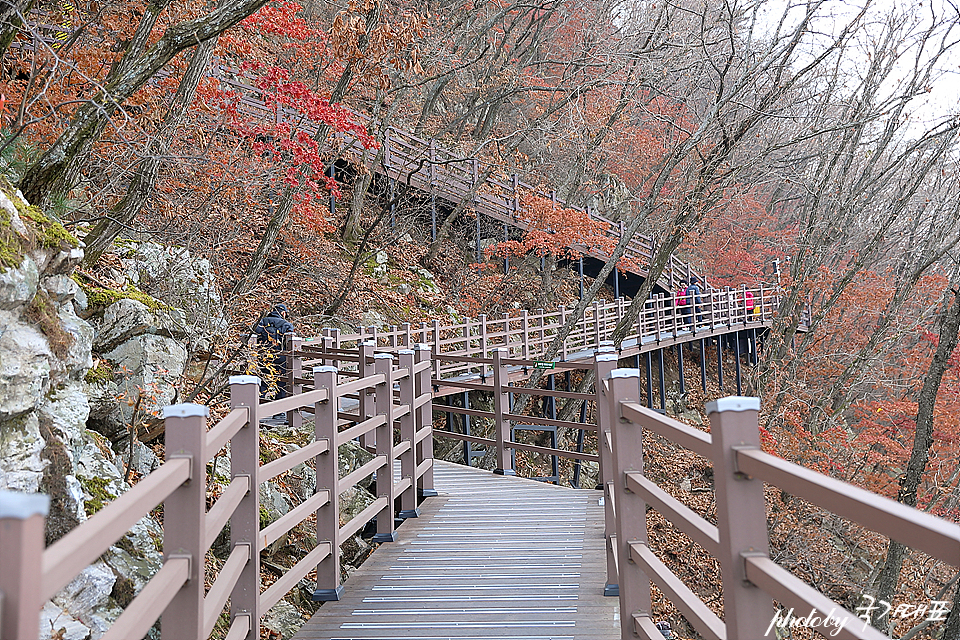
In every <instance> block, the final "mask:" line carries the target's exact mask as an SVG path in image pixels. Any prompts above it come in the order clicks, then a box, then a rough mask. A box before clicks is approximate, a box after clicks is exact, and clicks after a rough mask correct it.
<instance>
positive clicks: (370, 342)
mask: <svg viewBox="0 0 960 640" xmlns="http://www.w3.org/2000/svg"><path fill="white" fill-rule="evenodd" d="M372 328H373V327H371V329H372ZM360 344H362V345H363V346H365V347H375V346H377V341H376V340H364V341H363V342H361V343H360Z"/></svg>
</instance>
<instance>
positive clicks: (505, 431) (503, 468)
mask: <svg viewBox="0 0 960 640" xmlns="http://www.w3.org/2000/svg"><path fill="white" fill-rule="evenodd" d="M502 359H503V350H502V349H494V351H493V414H494V418H493V431H494V435H495V438H496V441H497V468H496V469H494V470H493V472H494V473H496V474H497V475H501V476H515V475H517V472H516V471H514V470H513V456H512V455H510V454H511V452H510V451H507V448H506V446H505V444H504V443H506V442H507V441H509V440H510V421H509V420H507V419H506V418H504V414H506V413H510V395H509V393H510V392H509V391H508V389H509V387H510V378H509V376H508V374H507V366H506V365H505V364H503V362H501V360H502Z"/></svg>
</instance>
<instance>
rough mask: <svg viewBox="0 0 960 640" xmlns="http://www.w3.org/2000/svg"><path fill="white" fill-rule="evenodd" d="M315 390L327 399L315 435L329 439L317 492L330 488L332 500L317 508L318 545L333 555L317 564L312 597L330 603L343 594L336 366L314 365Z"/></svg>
mask: <svg viewBox="0 0 960 640" xmlns="http://www.w3.org/2000/svg"><path fill="white" fill-rule="evenodd" d="M313 387H314V389H326V390H327V397H328V398H329V399H328V400H327V401H326V402H318V403H317V404H316V405H314V411H315V413H314V437H315V438H316V440H324V439H325V440H327V441H328V442H329V443H330V446H329V448H328V449H327V450H326V451H325V452H323V453H321V454H320V455H318V456H317V457H316V458H315V463H316V470H317V486H316V489H317V491H327V492H329V494H330V499H329V500H328V501H327V502H326V504H324V505H323V506H321V507H320V508H319V509H318V510H317V544H321V543H324V542H326V543H327V544H329V545H330V555H328V556H327V557H326V558H324V559H323V560H321V561H320V564H319V565H318V566H317V588H316V590H315V591H314V592H313V600H315V601H317V602H329V601H332V600H339V599H340V597H341V595H342V594H343V585H342V584H340V542H341V541H340V498H339V491H338V486H337V485H338V483H339V482H340V463H339V447H338V446H337V431H338V428H337V424H338V419H337V412H338V411H339V409H340V398H339V396H338V392H337V369H336V368H335V367H314V369H313Z"/></svg>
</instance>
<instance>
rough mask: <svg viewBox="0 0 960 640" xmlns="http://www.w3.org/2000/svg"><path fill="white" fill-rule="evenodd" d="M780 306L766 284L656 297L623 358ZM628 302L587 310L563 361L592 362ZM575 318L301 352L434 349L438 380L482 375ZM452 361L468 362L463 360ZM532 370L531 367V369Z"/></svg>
mask: <svg viewBox="0 0 960 640" xmlns="http://www.w3.org/2000/svg"><path fill="white" fill-rule="evenodd" d="M779 303H780V296H779V294H778V292H777V291H776V290H775V289H770V288H768V287H764V286H762V285H761V286H760V287H756V288H752V289H748V288H746V287H741V288H739V289H730V288H726V289H714V290H711V291H708V292H705V293H704V294H703V295H702V302H701V304H699V305H678V304H676V301H675V299H674V297H673V296H665V295H657V296H655V297H653V298H651V299H649V300H648V301H647V302H646V304H645V306H644V308H643V310H642V311H641V313H640V315H639V317H638V318H637V321H636V323H635V324H634V325H633V327H631V329H630V331H629V332H628V333H627V335H626V336H625V337H624V340H623V343H622V344H621V355H624V354H626V355H632V354H635V353H641V352H645V351H650V350H655V349H659V348H661V347H663V346H667V345H668V344H675V343H678V342H686V341H692V340H699V339H700V338H704V337H710V336H714V335H721V334H727V333H730V332H731V331H735V330H741V331H742V330H749V329H757V328H761V327H769V326H770V325H771V324H772V322H773V320H774V318H775V316H776V312H777V307H778V305H779ZM629 304H630V301H629V300H626V299H623V298H618V299H616V300H613V301H611V302H599V301H597V302H594V304H593V305H591V306H589V307H587V310H586V312H585V313H584V315H583V317H582V318H581V319H580V320H579V322H578V323H577V326H576V328H575V329H574V330H573V332H571V333H570V335H569V336H567V338H566V339H565V340H564V343H563V346H562V348H561V351H560V353H559V354H558V355H559V359H560V360H561V361H576V360H582V359H587V360H589V359H592V357H593V352H594V350H596V349H597V348H599V347H600V346H602V345H603V344H604V343H605V342H607V341H608V340H610V338H611V337H612V335H613V330H614V328H615V327H616V326H617V324H618V323H619V322H620V321H621V320H622V319H623V317H624V314H625V312H626V309H627V307H629ZM570 313H571V310H570V309H567V308H566V307H564V306H561V307H560V308H559V309H557V310H556V311H544V310H543V309H539V310H537V311H536V312H535V313H530V312H528V311H526V310H522V311H519V312H517V313H515V314H512V315H511V314H504V315H503V316H501V317H499V318H490V317H487V316H485V315H481V316H480V317H478V318H476V319H471V318H468V319H466V320H464V321H463V322H461V323H455V324H450V325H441V324H440V322H439V321H438V320H434V321H433V322H432V323H430V324H425V323H424V324H420V326H419V327H413V326H412V325H411V324H409V323H404V324H402V325H399V326H397V325H394V326H391V327H389V328H385V329H378V328H377V327H369V328H361V329H360V330H359V331H358V332H356V333H343V332H341V331H340V330H339V329H327V330H324V331H323V333H322V335H320V336H315V337H310V338H304V339H303V340H302V342H300V343H298V346H297V347H296V348H297V349H299V350H301V351H302V352H303V354H304V357H306V358H309V357H310V355H309V354H314V353H332V352H335V351H337V350H344V349H345V348H348V349H349V348H351V347H355V346H356V345H358V344H360V343H362V342H368V341H372V342H374V343H376V346H377V347H378V348H381V349H398V348H405V347H407V346H409V345H411V344H417V343H420V344H429V345H432V346H433V351H434V354H435V355H442V356H444V358H435V359H434V373H433V375H434V378H437V379H444V380H445V379H448V378H453V377H457V376H463V375H476V374H478V373H482V368H478V367H477V364H478V363H479V364H484V363H483V362H482V359H484V358H486V359H489V358H491V357H492V353H493V352H494V351H495V350H497V349H505V350H506V353H505V354H504V357H505V358H522V359H526V360H537V358H538V357H539V356H541V355H543V354H544V353H545V352H546V350H547V348H548V347H549V346H550V343H551V342H552V341H553V339H554V336H556V335H557V332H558V331H559V330H560V328H561V327H563V325H564V324H565V323H566V321H567V319H568V317H569V315H570ZM453 356H462V357H464V358H466V359H465V360H462V361H457V360H456V359H455V358H453ZM348 358H349V355H345V356H344V358H343V359H344V360H347V359H348ZM477 358H480V359H481V360H477ZM485 364H490V363H489V362H486V363H485ZM533 364H534V363H533V362H531V363H530V365H528V366H533Z"/></svg>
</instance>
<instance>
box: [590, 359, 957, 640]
mask: <svg viewBox="0 0 960 640" xmlns="http://www.w3.org/2000/svg"><path fill="white" fill-rule="evenodd" d="M607 375H608V378H609V383H610V384H609V385H608V388H607V395H608V396H609V398H608V404H609V407H608V409H607V410H601V411H600V412H599V416H600V427H599V428H600V431H601V432H604V433H607V432H610V433H611V434H612V438H611V441H612V442H611V444H610V447H611V448H612V450H613V458H614V466H615V469H614V472H615V475H614V478H615V479H614V480H613V481H611V482H610V487H611V489H613V490H615V491H616V493H615V495H616V499H617V503H616V509H612V508H611V509H610V510H609V511H607V512H606V517H607V535H608V536H609V537H610V538H611V540H615V543H614V546H615V548H616V549H617V552H618V555H619V556H620V558H619V560H621V561H619V562H618V563H617V567H618V569H617V570H618V571H619V567H624V571H629V573H628V574H627V575H626V576H624V575H619V582H620V588H621V590H620V596H621V611H637V610H647V609H646V603H647V602H649V589H650V584H649V583H650V582H652V583H654V584H656V585H657V587H658V588H659V589H660V590H661V591H662V592H663V593H664V595H666V596H667V598H668V599H670V601H671V602H672V603H673V604H674V606H676V607H677V609H678V610H679V611H680V612H681V613H682V614H683V615H684V617H685V618H686V619H687V620H688V621H689V622H690V623H691V624H693V626H694V627H695V628H696V629H697V631H698V632H699V633H700V634H701V635H702V636H704V637H708V638H715V639H717V640H719V639H721V638H744V637H761V636H762V635H763V632H764V629H765V628H766V627H767V625H768V624H770V618H767V617H766V616H767V613H763V614H762V615H761V614H760V612H769V615H770V616H772V615H773V613H774V609H773V600H774V599H775V600H776V601H778V602H780V603H781V605H782V606H784V607H793V608H795V609H796V610H798V611H801V610H802V611H803V612H809V611H811V610H813V611H814V612H819V614H820V617H821V620H825V619H826V617H827V614H828V613H832V614H833V615H834V616H835V617H836V616H840V617H843V616H844V615H845V616H847V619H848V620H857V619H858V616H857V615H855V614H853V613H850V612H849V611H846V610H845V609H844V608H843V607H842V606H841V605H839V604H838V603H836V602H834V601H832V600H831V599H830V598H828V597H826V596H824V595H823V594H821V593H819V592H818V591H816V590H815V589H813V588H812V587H810V586H808V585H806V584H805V583H804V582H803V581H802V580H801V579H800V578H798V577H796V576H794V575H793V574H792V573H790V572H789V571H787V570H785V569H783V568H782V567H780V566H778V565H777V564H776V563H775V562H773V561H772V560H770V558H769V553H768V551H767V548H768V534H767V518H766V507H765V501H764V495H763V483H764V482H767V483H770V484H772V485H774V486H777V487H779V488H780V489H782V490H784V491H786V492H788V493H790V494H791V495H795V496H797V497H800V498H802V499H804V500H806V501H808V502H810V503H812V504H815V505H817V506H819V507H822V508H824V509H827V510H829V511H831V512H833V513H835V514H837V515H838V516H840V517H842V518H845V519H848V520H852V521H854V522H857V523H859V524H861V525H863V526H864V527H866V528H869V529H872V530H874V531H877V532H879V533H881V534H883V535H885V536H887V537H889V538H891V539H896V540H899V541H901V542H903V543H905V544H907V545H909V546H910V547H912V548H916V549H918V550H920V551H923V552H924V553H927V554H928V555H930V556H932V557H933V558H937V559H939V560H942V561H944V562H946V563H948V564H951V565H953V566H954V567H957V566H960V525H958V524H956V523H953V522H949V521H947V520H944V519H941V518H937V517H935V516H932V515H929V514H926V513H923V512H920V511H918V510H917V509H914V508H912V507H908V506H906V505H903V504H900V503H898V502H895V501H893V500H890V499H889V498H886V497H884V496H880V495H877V494H875V493H872V492H870V491H866V490H864V489H861V488H859V487H855V486H853V485H850V484H848V483H845V482H841V481H839V480H836V479H834V478H830V477H828V476H825V475H823V474H820V473H817V472H815V471H812V470H810V469H807V468H805V467H802V466H800V465H797V464H794V463H791V462H788V461H786V460H783V459H781V458H778V457H776V456H773V455H770V454H768V453H764V452H763V451H762V450H761V449H760V442H759V427H758V423H757V413H758V411H759V408H760V403H759V399H756V398H740V397H729V398H723V399H721V400H718V401H716V402H715V403H709V404H708V406H707V412H708V414H709V415H710V422H711V433H710V434H709V435H708V434H705V433H703V432H701V431H699V430H697V429H693V428H692V427H689V426H687V425H684V424H682V423H679V422H677V421H676V420H672V419H670V418H667V417H665V416H661V415H659V414H657V413H656V412H653V411H651V410H649V409H646V408H644V407H642V406H640V405H639V403H638V402H637V400H636V391H635V389H636V385H637V378H638V377H639V375H640V374H639V371H637V370H636V369H621V370H618V371H612V372H610V373H608V374H607ZM631 396H632V397H631ZM624 398H626V399H624ZM643 430H650V431H652V432H654V433H657V434H659V435H661V436H664V437H666V438H667V439H669V440H672V441H673V442H676V443H678V444H680V445H681V446H684V447H686V448H689V449H691V450H693V451H696V452H697V453H699V454H700V455H703V456H704V457H706V458H708V459H711V460H712V461H713V465H714V484H715V490H716V504H717V525H716V526H714V525H712V524H710V523H708V522H706V521H705V520H704V519H703V518H702V517H700V516H699V515H697V514H696V513H694V512H693V511H692V510H691V509H690V508H688V507H686V506H685V505H683V504H682V503H681V502H680V501H678V500H677V499H676V498H673V497H672V496H670V495H669V494H668V493H666V492H665V491H663V490H662V489H660V488H659V487H657V486H656V485H655V484H654V483H653V482H652V481H651V480H650V479H649V478H647V477H645V476H644V475H643V470H642V460H643V451H642V441H643V440H642V432H643ZM611 506H612V505H611ZM648 506H651V507H653V508H654V509H656V510H657V511H659V512H660V513H661V514H662V515H663V516H664V517H666V518H667V519H668V520H669V521H670V522H671V523H673V525H674V526H675V527H676V528H677V529H678V530H680V531H681V532H683V533H685V534H686V535H687V536H689V537H690V538H691V539H692V540H693V541H694V542H696V543H698V544H700V545H701V546H702V547H703V548H704V549H706V550H707V551H708V552H710V553H711V554H713V555H714V556H716V557H717V559H718V560H719V561H720V565H721V576H722V579H723V599H724V604H723V610H724V621H723V622H721V621H720V620H719V618H717V617H716V616H715V615H714V614H712V613H711V612H710V611H709V609H707V608H706V606H705V605H703V603H702V602H701V601H700V599H699V598H698V597H697V596H696V595H695V594H693V592H692V591H690V590H689V589H688V588H687V587H685V586H684V585H683V584H682V583H681V582H680V581H679V580H678V579H677V577H676V576H675V575H674V574H673V573H672V572H671V571H670V570H669V569H668V568H667V567H666V566H665V565H664V564H663V563H662V562H660V560H658V559H657V558H656V556H655V555H654V553H653V552H652V551H651V550H650V548H649V547H648V546H647V544H646V539H647V531H646V524H645V519H644V515H643V514H644V513H645V510H646V507H648ZM614 529H616V533H615V534H614V533H613V531H614ZM624 558H629V559H631V560H632V561H633V562H634V563H635V564H636V566H639V567H640V568H641V569H642V571H643V574H642V575H643V576H645V577H646V580H643V581H641V580H640V579H639V575H638V574H637V573H636V572H635V571H633V570H628V569H626V567H628V566H631V565H628V564H627V563H624V562H622V560H623V559H624ZM625 582H626V583H627V585H628V587H629V588H628V589H627V590H626V592H625V590H624V589H623V586H624V583H625ZM756 587H759V589H758V588H756ZM837 612H839V613H837ZM648 622H649V619H647V618H643V617H634V618H633V619H625V620H624V621H623V625H624V632H625V633H626V632H627V630H630V631H634V630H637V632H638V633H640V630H641V629H640V625H641V624H643V625H647V624H648ZM825 624H826V623H825ZM648 626H649V625H648ZM824 629H825V630H827V631H838V633H836V634H834V633H830V635H831V636H832V635H837V637H843V638H856V639H862V640H880V639H881V638H884V637H885V636H884V635H883V634H881V633H880V632H879V631H877V630H876V629H873V628H871V627H866V628H863V629H860V628H853V627H851V626H847V627H843V628H842V629H839V630H837V628H836V626H835V625H830V626H829V627H826V626H824ZM644 633H647V631H644Z"/></svg>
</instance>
